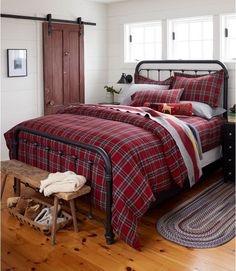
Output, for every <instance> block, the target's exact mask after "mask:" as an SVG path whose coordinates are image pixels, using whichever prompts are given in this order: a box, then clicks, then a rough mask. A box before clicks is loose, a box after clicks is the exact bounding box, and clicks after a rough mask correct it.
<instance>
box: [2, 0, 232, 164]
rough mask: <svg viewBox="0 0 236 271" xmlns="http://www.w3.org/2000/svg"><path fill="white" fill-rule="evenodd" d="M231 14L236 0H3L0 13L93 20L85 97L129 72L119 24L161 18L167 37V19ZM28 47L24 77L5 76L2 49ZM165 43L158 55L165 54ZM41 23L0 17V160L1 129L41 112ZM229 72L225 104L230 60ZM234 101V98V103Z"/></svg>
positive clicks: (98, 94)
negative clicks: (102, 0) (106, 0)
mask: <svg viewBox="0 0 236 271" xmlns="http://www.w3.org/2000/svg"><path fill="white" fill-rule="evenodd" d="M232 12H235V0H224V1H222V0H198V1H196V0H180V1H176V0H128V1H125V2H118V3H112V4H109V5H106V4H101V3H96V2H93V1H88V0H67V1H64V0H50V1H48V0H40V1H32V0H20V1H18V0H2V1H1V13H9V14H19V15H28V16H38V17H43V16H45V15H46V14H48V13H52V16H53V18H61V19H68V20H72V19H74V20H75V19H76V18H77V17H80V16H81V17H82V19H83V20H84V21H91V22H96V23H97V25H96V26H95V27H94V26H85V37H84V38H85V101H86V102H87V103H93V102H99V101H104V99H105V95H106V93H105V91H104V88H103V87H104V85H106V84H108V83H109V84H112V85H114V84H115V83H116V82H117V81H118V79H119V78H120V76H121V73H122V72H125V73H129V74H133V73H134V67H135V64H124V37H123V30H124V24H125V23H129V22H143V21H151V20H162V21H163V24H164V26H165V27H164V31H163V39H166V33H167V32H166V29H167V24H166V20H167V19H168V18H178V17H189V16H201V15H214V20H215V25H217V24H218V23H219V14H221V13H232ZM214 39H215V46H216V47H215V49H214V56H215V57H216V58H219V57H218V56H219V54H220V50H219V48H220V47H219V31H217V28H215V31H214ZM8 48H15V49H17V48H19V49H20V48H21V49H27V53H28V76H27V77H20V78H8V77H7V63H6V50H7V49H8ZM166 48H167V44H165V46H164V50H163V57H164V58H165V57H166V56H167V50H166ZM42 64H43V63H42V24H41V23H40V22H35V21H26V20H16V19H6V18H1V159H7V156H8V155H7V149H6V146H5V140H4V139H3V133H4V132H5V131H7V130H8V129H9V128H11V127H13V126H14V125H16V124H18V123H19V122H21V121H24V120H27V119H30V118H35V117H39V116H41V115H42V114H43V66H42ZM228 67H229V70H230V83H229V85H230V93H229V100H230V104H229V105H230V106H231V105H232V103H233V102H232V101H233V99H235V85H236V84H235V78H236V74H235V73H236V69H235V64H232V63H231V64H229V65H228ZM234 103H235V102H234Z"/></svg>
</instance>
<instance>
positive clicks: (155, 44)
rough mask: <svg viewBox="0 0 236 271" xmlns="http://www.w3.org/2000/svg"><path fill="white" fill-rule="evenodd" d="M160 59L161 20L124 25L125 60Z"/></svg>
mask: <svg viewBox="0 0 236 271" xmlns="http://www.w3.org/2000/svg"><path fill="white" fill-rule="evenodd" d="M143 59H162V26H161V21H158V22H149V23H135V24H126V25H125V62H137V61H140V60H143Z"/></svg>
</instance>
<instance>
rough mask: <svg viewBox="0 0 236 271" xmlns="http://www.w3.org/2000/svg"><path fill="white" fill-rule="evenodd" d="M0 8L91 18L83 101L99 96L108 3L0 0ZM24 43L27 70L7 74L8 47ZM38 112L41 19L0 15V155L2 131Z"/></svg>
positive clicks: (104, 71) (40, 99)
mask: <svg viewBox="0 0 236 271" xmlns="http://www.w3.org/2000/svg"><path fill="white" fill-rule="evenodd" d="M1 8H2V10H1V13H9V14H19V15H26V16H38V17H45V16H46V14H48V13H52V16H53V18H59V19H67V20H76V18H77V17H82V19H83V20H84V21H87V22H89V21H90V22H95V23H96V24H97V25H96V26H87V25H86V26H85V35H84V39H85V46H84V47H85V101H86V102H87V103H92V102H98V101H103V100H104V98H105V90H104V89H103V87H104V85H105V84H106V83H107V5H105V4H101V3H95V2H90V1H87V0H68V1H64V0H50V1H47V0H40V1H32V0H21V1H17V0H2V1H1ZM8 48H13V49H14V48H15V49H17V48H19V49H20V48H21V49H27V56H28V59H27V62H28V76H27V77H18V78H9V77H7V58H6V56H7V49H8ZM42 114H43V66H42V23H41V22H36V21H28V20H17V19H10V18H9V19H8V18H1V159H7V157H8V152H7V148H6V146H5V140H4V138H3V133H4V132H6V131H7V130H8V129H10V128H11V127H13V126H14V125H16V124H18V123H20V122H22V121H24V120H27V119H30V118H35V117H39V116H41V115H42Z"/></svg>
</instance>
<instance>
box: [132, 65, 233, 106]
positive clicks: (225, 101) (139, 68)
mask: <svg viewBox="0 0 236 271" xmlns="http://www.w3.org/2000/svg"><path fill="white" fill-rule="evenodd" d="M146 64H148V65H153V68H152V67H151V68H142V65H146ZM158 64H159V65H161V64H170V65H175V64H176V65H185V64H186V65H188V64H189V65H191V64H200V65H201V64H202V65H211V64H213V65H218V66H219V67H221V68H222V69H223V70H224V85H223V107H224V108H225V109H227V105H228V78H229V74H228V70H227V68H226V66H225V64H224V63H222V62H221V61H219V60H144V61H141V62H139V63H138V64H137V66H136V68H135V74H137V75H138V74H140V73H141V72H146V76H147V78H149V74H150V71H154V72H157V78H156V79H157V80H160V79H161V72H163V71H168V72H169V74H170V76H171V75H173V72H182V73H184V72H191V73H194V74H198V72H208V73H209V74H210V73H212V72H216V71H217V70H219V69H186V68H185V69H183V68H181V66H180V68H178V67H177V68H176V67H174V66H173V68H168V69H167V68H163V69H162V68H160V67H156V66H157V65H158ZM152 79H153V78H152Z"/></svg>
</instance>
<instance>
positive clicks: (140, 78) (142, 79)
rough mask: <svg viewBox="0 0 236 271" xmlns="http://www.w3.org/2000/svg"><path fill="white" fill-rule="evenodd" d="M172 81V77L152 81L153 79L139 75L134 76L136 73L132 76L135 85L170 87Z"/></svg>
mask: <svg viewBox="0 0 236 271" xmlns="http://www.w3.org/2000/svg"><path fill="white" fill-rule="evenodd" d="M173 79H174V77H173V76H171V77H169V78H167V79H165V80H162V81H158V80H153V79H150V78H147V77H144V76H142V75H140V74H136V73H135V74H134V82H135V83H136V84H153V85H168V86H170V87H171V86H172V83H173Z"/></svg>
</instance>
